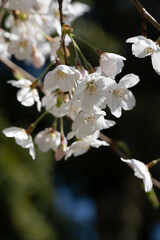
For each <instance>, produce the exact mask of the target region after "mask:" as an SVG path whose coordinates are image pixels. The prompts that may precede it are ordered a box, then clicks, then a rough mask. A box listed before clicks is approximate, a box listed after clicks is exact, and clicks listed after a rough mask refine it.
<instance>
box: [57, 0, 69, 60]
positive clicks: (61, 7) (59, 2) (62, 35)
mask: <svg viewBox="0 0 160 240" xmlns="http://www.w3.org/2000/svg"><path fill="white" fill-rule="evenodd" d="M58 4H59V15H60V24H61V46H62V47H63V51H64V61H65V64H67V54H66V46H65V39H64V38H65V35H64V33H63V25H64V22H63V0H58Z"/></svg>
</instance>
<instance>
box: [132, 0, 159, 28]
mask: <svg viewBox="0 0 160 240" xmlns="http://www.w3.org/2000/svg"><path fill="white" fill-rule="evenodd" d="M131 1H132V3H133V4H134V5H135V7H136V8H137V9H138V11H139V12H140V14H141V15H142V17H143V18H146V19H147V20H148V21H149V22H150V23H151V24H152V25H153V26H154V27H155V28H156V29H157V30H158V31H160V24H159V23H158V22H157V21H156V19H154V18H153V17H152V16H151V14H150V13H149V12H147V10H146V9H145V8H144V7H143V6H142V4H141V3H140V2H139V1H138V0H131Z"/></svg>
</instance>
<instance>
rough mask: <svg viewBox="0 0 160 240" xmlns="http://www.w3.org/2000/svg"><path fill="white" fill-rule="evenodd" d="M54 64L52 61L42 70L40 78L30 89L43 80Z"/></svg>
mask: <svg viewBox="0 0 160 240" xmlns="http://www.w3.org/2000/svg"><path fill="white" fill-rule="evenodd" d="M53 64H54V61H52V62H50V63H49V64H48V66H47V67H46V68H45V69H44V71H43V72H42V73H41V74H40V76H39V77H38V78H37V79H36V80H35V81H34V82H33V84H32V87H35V85H36V84H37V83H38V82H39V81H40V80H41V79H42V78H43V76H44V75H45V74H46V72H48V70H49V69H50V67H51V66H52V65H53Z"/></svg>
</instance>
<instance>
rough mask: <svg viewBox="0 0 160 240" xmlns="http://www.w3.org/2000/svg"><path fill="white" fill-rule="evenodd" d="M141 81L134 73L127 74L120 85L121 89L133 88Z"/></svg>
mask: <svg viewBox="0 0 160 240" xmlns="http://www.w3.org/2000/svg"><path fill="white" fill-rule="evenodd" d="M139 81H140V79H139V77H138V76H137V75H135V74H133V73H130V74H127V75H126V76H124V77H123V78H121V80H120V81H119V83H118V87H120V88H122V87H123V88H131V87H133V86H135V85H136V84H137V83H138V82H139Z"/></svg>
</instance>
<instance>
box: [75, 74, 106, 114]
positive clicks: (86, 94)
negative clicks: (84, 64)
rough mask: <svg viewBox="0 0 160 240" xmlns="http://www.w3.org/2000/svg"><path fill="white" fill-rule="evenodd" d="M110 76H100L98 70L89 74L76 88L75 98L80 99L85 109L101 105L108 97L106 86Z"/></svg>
mask: <svg viewBox="0 0 160 240" xmlns="http://www.w3.org/2000/svg"><path fill="white" fill-rule="evenodd" d="M108 85H110V78H106V77H103V76H98V75H97V72H95V73H92V74H89V75H87V76H86V77H85V78H83V81H82V82H81V83H80V84H79V85H78V87H77V88H76V90H75V94H74V99H79V100H80V102H81V106H82V108H83V109H85V110H89V109H92V108H93V107H94V106H96V107H100V108H101V106H102V104H103V102H104V101H105V99H106V88H107V86H108Z"/></svg>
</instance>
